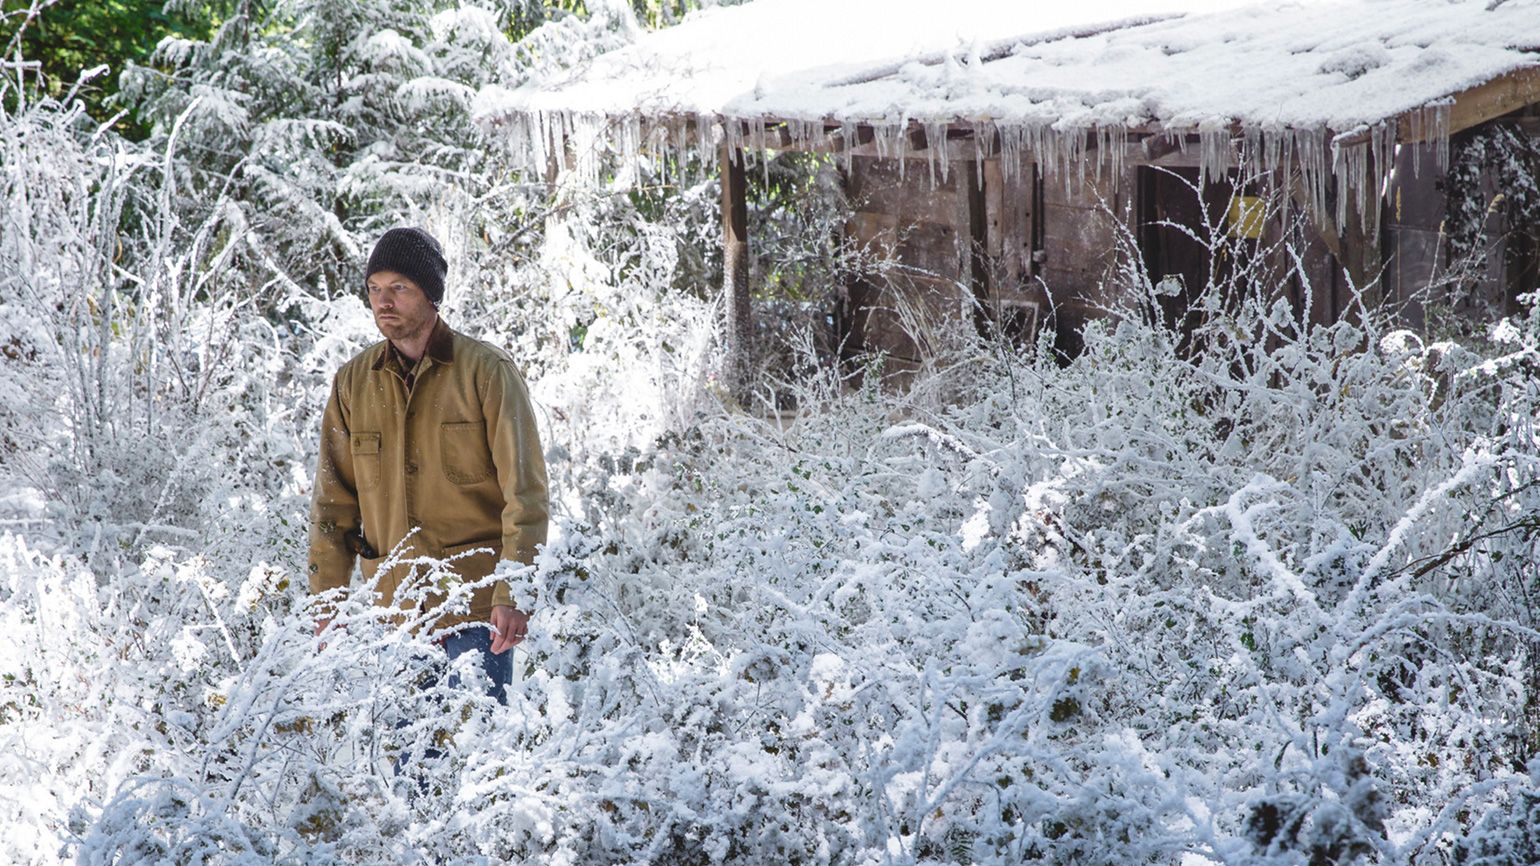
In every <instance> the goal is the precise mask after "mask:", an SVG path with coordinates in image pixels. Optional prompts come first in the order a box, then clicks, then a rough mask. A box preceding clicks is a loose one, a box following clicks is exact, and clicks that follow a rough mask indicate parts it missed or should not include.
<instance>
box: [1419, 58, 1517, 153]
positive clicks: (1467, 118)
mask: <svg viewBox="0 0 1540 866" xmlns="http://www.w3.org/2000/svg"><path fill="white" fill-rule="evenodd" d="M1536 103H1540V66H1530V67H1526V68H1524V69H1517V70H1514V71H1513V72H1510V73H1508V74H1507V75H1501V76H1498V77H1497V78H1494V79H1492V80H1491V81H1488V82H1487V83H1485V84H1478V85H1476V86H1475V87H1472V88H1470V89H1469V90H1464V91H1461V92H1459V93H1456V94H1455V95H1454V105H1452V106H1450V108H1449V134H1450V135H1454V134H1455V133H1457V132H1463V131H1465V130H1467V129H1470V128H1471V127H1473V126H1478V125H1480V124H1483V123H1486V122H1487V121H1489V120H1493V119H1495V118H1498V117H1502V116H1503V115H1505V114H1510V113H1512V112H1515V111H1518V110H1519V109H1521V108H1523V107H1525V106H1526V105H1535V104H1536ZM1435 131H1436V130H1432V129H1423V130H1422V135H1421V136H1420V137H1417V138H1414V137H1413V136H1412V132H1413V130H1412V119H1411V117H1410V116H1409V115H1402V116H1401V120H1400V123H1399V125H1398V128H1397V130H1396V135H1397V137H1398V138H1399V139H1400V140H1401V141H1403V142H1409V141H1431V140H1432V139H1433V133H1434V132H1435Z"/></svg>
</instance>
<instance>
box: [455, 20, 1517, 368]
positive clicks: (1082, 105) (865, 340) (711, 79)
mask: <svg viewBox="0 0 1540 866" xmlns="http://www.w3.org/2000/svg"><path fill="white" fill-rule="evenodd" d="M1537 105H1540V0H1286V2H1285V0H1267V2H1256V0H1077V2H1074V3H1026V2H1022V0H951V2H947V3H934V2H922V0H837V2H830V0H757V2H752V3H748V4H746V5H741V6H733V7H722V8H715V9H710V10H706V11H704V12H701V13H697V14H695V15H693V16H692V17H690V18H688V19H687V20H686V21H684V22H683V23H681V24H679V25H678V26H675V27H672V28H668V29H666V30H662V31H658V32H655V33H649V34H646V35H644V36H642V37H641V38H639V39H638V40H636V41H635V42H634V43H633V44H631V45H629V46H627V47H625V48H622V49H619V50H616V51H612V52H610V53H608V54H604V55H601V56H599V57H598V58H596V59H595V60H594V61H592V62H590V63H588V64H586V65H584V66H582V67H581V68H579V69H578V70H576V71H575V72H573V73H571V74H570V75H568V76H566V77H564V78H561V79H559V80H549V81H536V82H531V83H528V84H526V85H524V86H522V87H520V88H519V89H517V90H513V91H504V92H490V93H484V94H483V99H482V103H481V107H480V108H481V117H482V119H483V121H484V123H485V124H486V125H487V126H488V128H492V129H497V130H500V131H501V134H503V135H505V136H507V139H508V140H509V141H510V143H511V144H512V145H513V146H514V147H516V148H518V149H519V150H521V151H522V152H523V153H524V154H525V155H526V157H527V158H528V160H529V161H530V163H531V164H532V165H535V166H544V165H547V164H565V165H567V166H568V167H569V168H571V169H576V170H581V169H582V166H583V163H584V162H585V155H588V154H593V153H595V152H597V151H599V150H602V149H603V148H604V146H609V147H612V148H615V149H618V150H619V151H620V152H621V154H622V156H628V155H634V154H635V152H637V151H639V150H641V149H645V148H660V149H661V148H675V149H678V150H680V151H689V150H693V151H695V152H697V153H699V154H700V155H701V156H702V157H703V158H705V159H720V164H721V166H722V171H723V184H722V186H723V224H724V243H725V244H726V252H727V275H726V282H727V289H728V296H729V298H734V297H737V298H739V301H738V302H737V303H736V304H733V305H730V306H731V307H732V308H733V309H734V310H735V315H736V316H737V317H738V319H739V324H740V326H741V325H742V324H743V322H744V321H745V320H746V317H747V316H748V309H749V308H748V306H747V300H746V299H747V286H746V282H747V276H746V274H747V271H746V265H745V262H746V249H747V247H746V245H747V244H752V243H753V239H752V238H748V237H745V231H746V230H745V220H744V216H743V196H744V185H745V178H744V176H743V169H742V161H741V160H740V159H739V158H738V154H739V153H740V152H741V151H742V149H744V148H769V149H771V150H776V149H794V150H806V151H818V152H824V153H829V154H832V155H833V156H834V157H835V160H836V164H837V165H839V166H840V168H841V169H842V171H843V175H844V180H845V183H846V184H847V189H848V192H849V197H850V200H851V202H852V203H853V204H854V207H855V209H856V210H855V213H854V214H853V216H852V218H851V219H850V221H849V223H848V225H847V227H846V231H847V233H848V235H849V236H850V238H851V239H852V240H854V241H856V242H857V243H860V244H863V245H865V246H867V247H869V248H873V249H881V250H884V251H885V254H886V255H889V256H891V257H892V258H894V259H896V260H898V261H899V262H900V263H902V264H903V265H906V266H907V267H904V268H900V269H895V270H894V271H893V273H899V274H902V276H899V277H890V278H887V279H884V280H882V281H881V283H880V284H877V283H875V282H873V281H871V280H866V281H856V282H855V284H852V285H850V286H848V287H847V292H848V294H847V302H848V308H847V310H846V313H847V315H846V316H845V321H846V328H847V330H848V332H849V333H848V335H847V336H848V337H849V338H850V340H851V343H852V344H853V345H854V346H856V347H858V348H881V349H885V350H887V351H889V352H890V353H892V354H894V355H895V356H898V357H900V358H902V357H905V356H910V357H913V356H915V355H916V354H918V353H919V352H921V351H922V350H921V349H920V347H917V346H916V345H915V344H914V343H913V342H912V340H911V339H910V336H909V335H907V334H906V333H905V332H904V329H903V328H900V327H899V326H898V323H897V321H896V318H897V313H896V312H895V311H896V309H897V308H898V307H900V306H902V304H899V303H897V299H898V298H899V297H906V298H908V299H909V300H910V301H911V302H913V301H915V300H916V299H918V300H921V301H923V302H924V304H925V305H926V306H927V308H929V309H934V310H939V311H946V310H953V311H960V312H961V314H962V315H964V316H966V315H968V313H967V312H966V311H967V310H969V309H970V308H971V309H976V310H983V311H984V314H985V317H986V318H992V319H993V320H994V321H995V323H996V324H997V325H998V326H999V327H1002V328H1005V329H1007V330H1012V329H1018V330H1031V329H1033V328H1036V327H1039V326H1042V325H1044V324H1047V325H1048V326H1049V327H1052V328H1054V329H1055V332H1056V333H1057V334H1058V335H1059V339H1060V342H1061V344H1063V345H1064V346H1065V347H1066V348H1069V349H1073V343H1074V340H1075V335H1076V334H1077V333H1078V327H1079V325H1080V324H1081V323H1082V322H1083V321H1084V319H1085V318H1086V317H1087V316H1090V315H1095V314H1097V311H1098V310H1100V309H1102V308H1104V307H1105V306H1106V305H1107V304H1108V303H1109V302H1110V301H1111V300H1112V299H1109V298H1106V297H1103V296H1102V295H1101V293H1102V292H1103V291H1104V289H1103V287H1104V286H1106V285H1112V284H1113V282H1112V281H1108V280H1107V279H1106V277H1107V274H1108V272H1109V270H1110V269H1111V268H1113V267H1114V266H1115V265H1116V263H1117V262H1118V260H1119V256H1120V255H1137V256H1139V257H1141V258H1142V260H1143V263H1144V264H1145V265H1146V266H1147V268H1148V272H1149V274H1150V275H1151V277H1152V279H1153V280H1154V281H1156V282H1160V283H1161V286H1162V291H1163V292H1164V293H1165V295H1167V296H1168V297H1166V298H1164V299H1163V300H1162V301H1161V303H1163V304H1165V305H1167V306H1168V307H1169V309H1168V310H1167V312H1168V314H1170V313H1172V311H1173V310H1177V311H1179V310H1180V309H1181V306H1182V304H1183V302H1184V301H1185V300H1189V298H1186V297H1184V296H1186V295H1189V294H1191V293H1192V292H1193V291H1194V288H1193V287H1195V286H1202V285H1203V284H1204V281H1205V279H1206V278H1207V277H1208V275H1209V274H1210V271H1211V268H1213V267H1214V266H1215V261H1214V260H1213V256H1212V255H1211V252H1210V249H1209V248H1208V247H1205V246H1204V245H1202V244H1199V243H1197V242H1195V241H1194V240H1193V238H1192V236H1191V235H1190V233H1189V231H1188V230H1192V232H1193V233H1196V234H1197V235H1198V236H1200V237H1201V236H1203V232H1204V228H1203V227H1204V225H1205V224H1207V225H1208V226H1209V227H1210V228H1211V229H1212V228H1213V227H1218V228H1219V231H1220V233H1221V234H1225V235H1228V236H1229V237H1231V238H1232V239H1233V238H1256V239H1257V242H1258V243H1259V244H1260V243H1264V238H1267V237H1277V236H1278V235H1279V233H1281V232H1285V231H1288V230H1290V229H1289V226H1291V225H1295V226H1302V227H1304V228H1303V229H1301V235H1302V239H1301V244H1300V248H1302V249H1303V251H1304V256H1303V258H1304V260H1305V262H1304V264H1305V266H1304V268H1303V269H1302V271H1300V272H1298V273H1296V274H1295V275H1294V276H1293V277H1292V278H1291V284H1290V285H1287V286H1283V287H1280V291H1282V292H1289V293H1293V295H1294V297H1293V301H1294V302H1295V303H1296V305H1298V306H1299V307H1300V308H1301V309H1304V308H1306V307H1308V309H1309V314H1310V315H1311V316H1312V317H1313V318H1315V319H1316V320H1318V321H1322V320H1329V319H1333V318H1335V317H1338V316H1341V315H1343V314H1344V313H1345V307H1346V305H1347V304H1348V302H1349V299H1350V298H1351V296H1352V289H1353V287H1354V286H1359V287H1364V288H1366V289H1368V296H1369V297H1370V298H1371V299H1375V300H1390V301H1412V300H1414V299H1415V298H1417V297H1419V295H1418V291H1419V290H1420V289H1424V288H1426V287H1427V286H1428V285H1429V282H1430V280H1433V279H1435V277H1436V276H1437V275H1439V274H1441V273H1443V272H1444V271H1445V270H1446V269H1447V266H1448V262H1447V258H1448V250H1447V249H1446V248H1445V247H1446V244H1445V240H1446V239H1447V237H1448V234H1449V233H1448V228H1449V226H1448V218H1449V216H1450V209H1451V207H1454V206H1458V207H1461V208H1464V209H1465V210H1467V211H1469V210H1470V209H1471V207H1472V206H1473V205H1472V201H1476V200H1477V198H1479V204H1480V205H1481V206H1482V207H1485V210H1480V209H1479V208H1478V211H1479V212H1478V213H1477V214H1476V218H1478V219H1481V220H1488V221H1490V222H1492V224H1491V225H1489V226H1488V228H1491V229H1495V231H1493V232H1492V233H1491V234H1490V237H1493V238H1499V239H1502V240H1501V241H1500V242H1499V243H1496V244H1493V245H1490V248H1488V249H1487V250H1486V251H1485V257H1484V258H1483V259H1482V260H1481V262H1480V263H1479V264H1480V267H1478V268H1477V270H1478V271H1479V273H1477V274H1476V277H1475V283H1476V284H1478V291H1479V292H1480V293H1484V295H1485V297H1486V298H1487V299H1488V300H1489V301H1492V302H1493V303H1495V304H1496V305H1498V306H1504V305H1511V304H1513V303H1514V299H1516V297H1517V295H1518V293H1519V292H1520V291H1525V290H1529V289H1533V288H1534V287H1535V286H1536V283H1537V280H1536V268H1537V258H1540V257H1537V255H1536V238H1537V233H1540V225H1536V224H1534V223H1529V222H1526V223H1524V224H1503V220H1504V219H1505V218H1506V219H1508V220H1509V222H1514V221H1515V220H1514V218H1513V216H1512V215H1513V213H1515V212H1516V211H1515V210H1514V208H1512V207H1508V208H1506V209H1505V208H1503V207H1487V205H1489V204H1491V202H1492V201H1493V199H1494V198H1495V195H1494V193H1495V192H1496V184H1497V182H1498V176H1499V175H1500V174H1501V173H1502V168H1503V166H1502V165H1499V164H1498V163H1500V162H1501V160H1500V159H1499V158H1498V157H1496V156H1493V155H1492V153H1496V152H1497V151H1499V150H1501V148H1497V149H1495V150H1493V149H1489V150H1492V153H1488V154H1487V157H1486V160H1485V163H1483V164H1482V165H1478V166H1477V168H1478V169H1479V171H1478V172H1477V174H1476V179H1475V181H1470V180H1469V179H1467V180H1466V184H1467V186H1469V185H1471V184H1472V183H1474V185H1475V186H1476V187H1478V188H1479V189H1478V192H1479V191H1482V190H1484V191H1485V193H1486V194H1487V195H1486V197H1485V198H1480V197H1479V196H1478V197H1476V198H1472V196H1471V195H1469V194H1467V193H1466V192H1460V193H1459V197H1460V200H1459V201H1458V202H1456V201H1454V199H1455V198H1456V195H1455V193H1456V192H1458V191H1452V190H1451V188H1450V181H1451V172H1450V155H1451V147H1452V145H1453V146H1454V147H1455V148H1456V150H1458V148H1459V145H1460V143H1461V142H1462V141H1466V140H1469V139H1471V138H1472V137H1473V136H1476V135H1479V134H1481V133H1482V132H1483V131H1484V130H1490V129H1493V128H1494V124H1501V125H1502V126H1503V129H1504V130H1508V131H1509V138H1510V139H1513V134H1514V133H1516V134H1517V136H1518V137H1517V139H1513V140H1515V141H1518V147H1519V150H1520V151H1523V150H1524V149H1525V148H1528V149H1529V150H1528V154H1529V158H1531V159H1532V158H1533V156H1534V153H1535V152H1536V151H1535V149H1534V148H1535V144H1536V142H1537V140H1540V111H1537ZM1505 140H1507V139H1505ZM1510 150H1511V149H1510ZM1505 152H1506V151H1505ZM1509 156H1510V157H1511V156H1512V154H1511V153H1510V154H1509ZM1521 174H1522V173H1521ZM1507 182H1512V178H1509V179H1508V181H1507ZM1531 192H1532V191H1531ZM1512 195H1513V191H1512V190H1509V196H1510V199H1511V198H1512ZM1531 198H1540V196H1533V195H1532V196H1531ZM1498 201H1499V202H1501V199H1498ZM1512 203H1513V202H1512V201H1511V200H1510V202H1509V204H1510V205H1511V204H1512ZM1537 206H1540V205H1537ZM1259 208H1260V209H1261V210H1258V209H1259ZM1532 209H1533V207H1532ZM1257 213H1264V214H1265V217H1264V218H1263V219H1261V220H1259V219H1258V218H1257V217H1256V214H1257ZM1526 213H1527V212H1526ZM1291 214H1293V215H1294V217H1295V219H1294V220H1293V222H1290V219H1291V217H1290V215H1291ZM1505 214H1506V217H1505ZM1300 215H1304V217H1305V218H1304V219H1298V217H1299V216H1300ZM1467 216H1468V215H1467ZM1521 217H1522V214H1521ZM1468 282H1469V281H1467V283H1468ZM1124 284H1125V285H1126V281H1125V283H1124ZM975 300H977V301H981V302H983V303H982V304H980V305H976V306H972V307H970V304H971V303H972V302H973V301H975ZM1405 309H1406V310H1407V315H1409V316H1410V317H1412V318H1413V319H1415V318H1416V317H1417V316H1419V315H1421V313H1420V309H1421V307H1419V306H1418V305H1417V304H1416V303H1409V304H1407V305H1406V306H1405ZM1175 315H1178V316H1181V315H1186V314H1185V313H1182V312H1177V313H1175ZM981 324H983V322H982V321H981ZM1414 324H1415V322H1414Z"/></svg>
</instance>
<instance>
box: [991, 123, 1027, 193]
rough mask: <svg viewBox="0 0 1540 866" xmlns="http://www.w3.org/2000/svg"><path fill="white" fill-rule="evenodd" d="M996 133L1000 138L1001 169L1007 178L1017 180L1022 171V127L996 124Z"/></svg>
mask: <svg viewBox="0 0 1540 866" xmlns="http://www.w3.org/2000/svg"><path fill="white" fill-rule="evenodd" d="M995 135H997V136H999V139H1000V171H1001V173H1002V174H1004V175H1005V179H1006V180H1008V181H1009V180H1015V179H1016V178H1017V177H1018V176H1019V174H1020V172H1021V150H1022V139H1023V134H1022V131H1021V127H1019V126H1000V125H998V124H996V125H995Z"/></svg>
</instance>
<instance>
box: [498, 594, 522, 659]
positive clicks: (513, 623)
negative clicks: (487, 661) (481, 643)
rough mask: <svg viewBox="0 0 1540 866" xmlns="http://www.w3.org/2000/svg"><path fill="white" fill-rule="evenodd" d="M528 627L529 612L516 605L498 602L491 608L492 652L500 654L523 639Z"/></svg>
mask: <svg viewBox="0 0 1540 866" xmlns="http://www.w3.org/2000/svg"><path fill="white" fill-rule="evenodd" d="M528 629H529V614H527V613H525V612H524V611H522V610H519V609H518V608H516V607H513V606H511V605H506V604H499V605H497V606H495V607H493V608H492V654H493V655H502V654H503V653H505V652H507V651H508V650H510V649H513V648H514V646H516V645H518V644H519V643H520V642H522V641H523V640H524V633H525V632H526V631H527V630H528Z"/></svg>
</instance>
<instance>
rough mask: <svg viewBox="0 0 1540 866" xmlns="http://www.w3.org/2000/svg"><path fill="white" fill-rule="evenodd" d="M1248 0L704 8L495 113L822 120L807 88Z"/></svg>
mask: <svg viewBox="0 0 1540 866" xmlns="http://www.w3.org/2000/svg"><path fill="white" fill-rule="evenodd" d="M1247 2H1255V0H1153V2H1152V0H1078V2H1074V3H1031V2H1023V0H950V2H948V3H947V4H945V5H941V4H936V3H934V2H929V0H833V2H830V0H758V2H754V3H749V4H746V5H742V6H735V7H718V8H713V9H707V10H704V11H702V12H697V13H695V14H693V15H691V16H690V17H689V18H688V19H686V20H685V22H684V23H682V24H680V25H678V26H675V27H670V28H666V29H663V30H658V31H654V32H652V33H648V34H646V35H645V36H643V37H642V38H641V39H639V40H638V41H637V42H636V43H634V44H632V45H629V46H627V47H625V48H622V49H620V50H617V51H612V52H610V53H608V54H605V55H603V56H601V57H599V58H597V59H596V60H595V61H593V62H592V63H591V64H589V65H588V66H586V67H584V68H581V69H579V70H578V71H577V72H576V74H574V75H571V76H569V77H567V78H565V79H564V80H557V81H544V82H542V81H536V82H530V83H529V84H526V85H525V86H524V87H522V88H520V89H519V90H518V91H516V92H515V93H513V94H511V95H509V96H507V97H506V101H503V102H501V104H500V105H496V106H488V108H489V109H492V110H496V109H502V110H513V111H563V112H584V113H597V114H629V113H634V112H642V113H649V114H696V113H709V114H719V115H732V116H742V115H743V113H744V111H745V110H751V111H754V112H755V113H758V111H759V109H758V108H751V103H753V102H754V101H756V100H758V99H763V98H768V99H770V100H771V101H772V102H776V103H778V104H779V105H781V106H782V107H786V108H791V109H793V113H794V114H796V115H797V116H805V115H809V116H810V115H817V116H819V117H822V116H824V115H825V114H830V113H832V112H830V111H826V110H822V109H823V108H825V106H820V105H817V104H815V103H814V102H813V101H812V100H813V99H814V98H815V97H814V91H813V90H810V89H809V88H808V85H809V84H810V83H811V84H814V85H825V84H830V83H836V82H840V81H843V80H847V79H850V78H852V77H856V78H860V77H862V76H866V75H870V74H871V73H873V72H874V71H879V72H880V71H881V70H883V69H887V68H891V69H893V70H897V69H898V68H899V65H900V64H902V63H904V62H906V61H910V60H915V59H933V60H940V59H941V58H942V57H944V56H945V55H946V54H948V53H954V54H955V53H958V52H964V53H965V52H969V51H972V50H977V49H981V48H982V49H983V50H989V49H991V48H994V47H996V46H999V45H1005V44H1009V43H1010V42H1013V41H1015V40H1017V39H1023V38H1033V39H1036V40H1039V41H1041V40H1042V39H1045V38H1052V37H1054V36H1067V35H1072V34H1075V33H1084V32H1093V31H1095V30H1097V29H1104V28H1108V27H1117V26H1127V25H1129V24H1134V23H1140V22H1148V21H1154V20H1159V19H1161V18H1168V17H1171V16H1173V15H1180V14H1185V13H1189V12H1197V11H1213V10H1216V9H1224V8H1229V7H1235V6H1241V5H1244V4H1245V3H1247ZM836 105H837V101H836V102H835V103H831V104H830V105H829V106H827V107H828V108H831V109H832V108H834V107H835V106H836ZM910 116H913V115H912V114H911V115H910Z"/></svg>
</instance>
